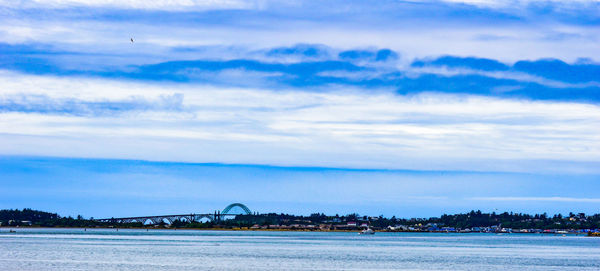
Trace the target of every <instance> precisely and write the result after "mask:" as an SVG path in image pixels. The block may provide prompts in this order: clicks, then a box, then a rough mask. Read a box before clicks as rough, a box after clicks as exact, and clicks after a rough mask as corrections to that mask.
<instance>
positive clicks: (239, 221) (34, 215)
mask: <svg viewBox="0 0 600 271" xmlns="http://www.w3.org/2000/svg"><path fill="white" fill-rule="evenodd" d="M350 223H356V224H357V225H361V224H367V225H369V226H371V227H374V228H380V229H383V228H386V227H388V226H392V227H394V226H398V225H404V226H411V227H421V228H424V227H431V226H435V227H454V228H460V229H466V228H473V227H491V226H499V227H503V228H514V229H599V228H600V214H595V215H589V216H586V215H585V214H583V213H578V214H574V213H570V214H569V215H566V216H563V215H561V214H556V215H554V216H548V215H547V214H546V213H544V214H535V215H529V214H521V213H512V212H511V213H508V212H504V213H498V214H497V213H495V212H493V213H482V212H481V211H471V212H469V213H464V214H453V215H447V214H444V215H442V216H440V217H431V218H410V219H405V218H396V217H391V218H386V217H383V216H378V217H368V216H360V215H358V214H349V215H342V216H340V215H335V216H328V215H325V214H322V213H314V214H311V215H309V216H298V215H290V214H276V213H268V214H260V215H238V216H236V217H235V218H234V219H228V220H223V221H206V222H191V223H190V222H188V221H174V222H173V223H172V224H171V225H169V226H170V227H174V228H215V227H222V228H232V227H251V226H254V225H260V226H265V225H322V224H328V225H343V224H346V225H347V224H350ZM0 225H2V226H41V227H110V226H116V227H134V228H135V227H145V225H143V224H142V223H139V222H138V223H128V224H117V223H108V222H98V221H95V220H93V219H85V218H83V217H82V216H77V217H76V218H73V217H61V216H60V215H58V214H56V213H49V212H43V211H36V210H32V209H22V210H18V209H15V210H0ZM158 226H167V224H166V223H162V224H161V225H158Z"/></svg>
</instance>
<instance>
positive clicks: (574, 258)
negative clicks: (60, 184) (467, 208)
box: [0, 228, 600, 271]
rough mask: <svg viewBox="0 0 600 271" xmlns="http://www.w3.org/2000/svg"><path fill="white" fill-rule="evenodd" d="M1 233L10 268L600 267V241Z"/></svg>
mask: <svg viewBox="0 0 600 271" xmlns="http://www.w3.org/2000/svg"><path fill="white" fill-rule="evenodd" d="M16 230H17V233H9V232H8V231H9V230H8V229H6V228H3V229H0V269H1V270H135V271H142V270H265V269H267V270H368V269H370V270H385V269H402V270H600V238H591V237H584V236H567V237H563V236H551V235H541V234H537V235H534V234H505V235H495V234H435V233H377V234H375V235H374V236H361V235H358V234H356V233H324V232H317V233H311V232H230V231H184V230H177V231H173V230H151V231H149V232H146V231H145V230H119V231H118V232H117V231H115V230H105V229H103V230H98V229H93V230H89V229H88V230H87V231H85V232H84V231H83V230H82V229H16Z"/></svg>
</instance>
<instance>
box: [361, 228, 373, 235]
mask: <svg viewBox="0 0 600 271" xmlns="http://www.w3.org/2000/svg"><path fill="white" fill-rule="evenodd" d="M358 234H375V231H373V230H372V229H371V228H366V229H364V230H362V231H361V232H359V233H358Z"/></svg>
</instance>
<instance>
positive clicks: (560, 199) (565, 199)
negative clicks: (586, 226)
mask: <svg viewBox="0 0 600 271" xmlns="http://www.w3.org/2000/svg"><path fill="white" fill-rule="evenodd" d="M470 200H478V201H549V202H588V203H599V202H600V198H569V197H474V198H470Z"/></svg>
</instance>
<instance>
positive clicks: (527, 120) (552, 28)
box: [0, 0, 600, 217]
mask: <svg viewBox="0 0 600 271" xmlns="http://www.w3.org/2000/svg"><path fill="white" fill-rule="evenodd" d="M599 26H600V2H598V1H593V0H590V1H584V0H580V1H569V2H563V1H535V0H532V1H486V0H478V1H475V0H473V1H379V2H378V3H377V5H373V4H372V3H370V2H367V1H266V0H265V1H234V0H232V1H200V0H192V1H188V0H186V1H183V0H181V1H179V0H174V1H153V2H152V3H147V2H146V1H137V0H126V1H92V0H45V1H42V0H39V1H33V0H22V1H0V155H1V156H2V159H0V172H2V173H3V174H0V184H2V187H3V188H2V190H5V191H2V194H3V195H5V196H3V198H2V199H1V200H0V208H23V207H35V208H38V209H45V210H49V211H56V212H59V213H64V214H79V213H81V214H82V215H84V216H88V217H89V216H96V217H98V216H102V215H108V214H112V213H119V214H123V215H136V214H137V213H138V212H139V213H143V214H154V213H162V212H177V211H178V210H181V211H185V212H190V211H194V210H198V211H203V210H204V208H208V209H209V210H213V209H216V208H222V207H224V205H226V203H228V202H238V201H241V202H246V203H248V205H249V206H250V205H251V206H250V207H251V208H252V207H253V206H254V209H256V210H259V211H271V210H272V211H278V212H292V213H303V214H308V213H310V212H314V211H319V210H322V211H323V212H328V213H348V212H353V211H357V212H360V213H365V214H372V215H378V214H385V215H389V216H391V215H398V216H419V214H421V213H422V215H423V216H428V215H438V214H441V213H444V212H459V211H468V210H471V209H482V210H488V211H490V210H492V211H493V210H496V209H498V210H500V211H527V212H549V213H553V212H568V211H570V210H573V211H586V212H594V211H595V209H594V208H593V206H594V205H596V206H597V204H598V203H599V202H600V195H599V194H598V193H597V192H595V191H598V189H591V188H593V187H595V186H597V185H598V184H597V183H598V182H600V178H599V176H600V170H599V168H600V106H599V102H600V59H598V55H600V47H599V46H598V44H600V40H599V39H600V38H599V37H600V27H599ZM130 38H133V39H134V41H135V42H133V43H132V42H130ZM144 161H145V162H144ZM146 171H148V172H153V173H155V174H149V173H148V172H146ZM119 187H123V188H124V190H123V191H122V192H119V193H116V192H115V191H119ZM473 187H475V188H476V189H470V188H473ZM165 191H167V192H168V193H166V194H165ZM190 191H198V193H191V192H190ZM221 205H223V206H221Z"/></svg>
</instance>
